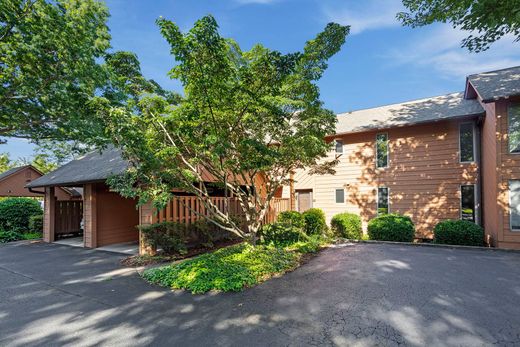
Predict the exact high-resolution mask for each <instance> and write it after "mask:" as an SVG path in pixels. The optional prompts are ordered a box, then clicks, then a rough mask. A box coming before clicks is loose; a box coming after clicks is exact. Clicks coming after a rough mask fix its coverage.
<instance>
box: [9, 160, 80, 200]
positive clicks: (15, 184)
mask: <svg viewBox="0 0 520 347" xmlns="http://www.w3.org/2000/svg"><path fill="white" fill-rule="evenodd" d="M41 176H43V174H42V173H41V172H40V171H39V170H38V169H36V168H35V167H34V166H32V165H24V166H19V167H14V168H12V169H9V170H7V171H5V172H3V173H1V174H0V197H33V198H42V199H43V191H38V190H33V189H28V188H26V187H25V186H26V185H27V184H29V183H30V182H31V181H33V180H35V179H37V178H39V177H41ZM56 198H57V199H58V200H71V199H81V194H80V193H79V192H78V191H76V190H67V189H58V190H56Z"/></svg>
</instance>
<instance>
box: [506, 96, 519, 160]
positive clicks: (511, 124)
mask: <svg viewBox="0 0 520 347" xmlns="http://www.w3.org/2000/svg"><path fill="white" fill-rule="evenodd" d="M507 124H508V126H507V134H508V138H509V153H520V105H519V104H516V105H511V106H509V112H508V117H507Z"/></svg>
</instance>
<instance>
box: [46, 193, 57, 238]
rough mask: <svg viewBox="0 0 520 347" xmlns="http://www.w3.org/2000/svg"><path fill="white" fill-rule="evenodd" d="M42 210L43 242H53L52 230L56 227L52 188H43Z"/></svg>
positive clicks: (54, 198) (54, 201)
mask: <svg viewBox="0 0 520 347" xmlns="http://www.w3.org/2000/svg"><path fill="white" fill-rule="evenodd" d="M43 208H44V211H43V214H44V221H43V241H45V242H54V229H55V226H56V220H55V219H56V197H55V196H54V187H46V188H45V196H44V206H43Z"/></svg>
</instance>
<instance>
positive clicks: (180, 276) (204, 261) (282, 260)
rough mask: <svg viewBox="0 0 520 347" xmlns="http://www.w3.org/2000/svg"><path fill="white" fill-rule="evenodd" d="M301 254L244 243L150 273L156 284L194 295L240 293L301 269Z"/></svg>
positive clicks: (149, 277) (144, 274) (150, 279)
mask: <svg viewBox="0 0 520 347" xmlns="http://www.w3.org/2000/svg"><path fill="white" fill-rule="evenodd" d="M299 259H300V255H299V254H298V253H296V252H290V251H287V250H284V249H282V248H275V247H269V246H256V247H253V246H251V245H249V244H240V245H235V246H230V247H226V248H222V249H219V250H217V251H215V252H212V253H206V254H203V255H200V256H198V257H195V258H192V259H189V260H186V261H183V262H181V263H177V264H172V265H169V266H165V267H161V268H155V269H150V270H146V271H145V272H144V273H143V277H144V278H145V279H146V280H148V281H150V282H152V283H155V284H159V285H162V286H165V287H168V288H173V289H187V290H190V291H191V292H192V293H205V292H207V291H209V290H222V291H239V290H242V289H243V288H245V287H251V286H253V285H255V284H257V283H259V282H261V281H265V280H266V279H268V278H270V277H272V276H273V275H276V274H279V273H283V272H285V271H288V270H292V269H294V268H295V267H296V266H298V263H299Z"/></svg>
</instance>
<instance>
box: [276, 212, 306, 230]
mask: <svg viewBox="0 0 520 347" xmlns="http://www.w3.org/2000/svg"><path fill="white" fill-rule="evenodd" d="M277 222H278V223H280V224H286V225H290V226H293V227H295V228H300V229H303V227H304V225H305V221H304V219H303V216H302V214H301V213H300V212H298V211H284V212H280V214H279V215H278V218H277Z"/></svg>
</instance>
